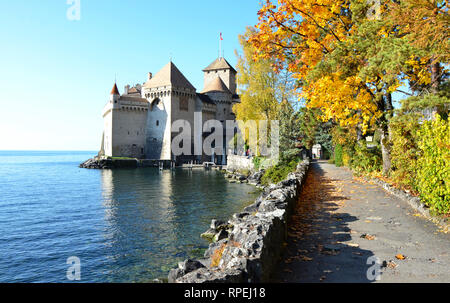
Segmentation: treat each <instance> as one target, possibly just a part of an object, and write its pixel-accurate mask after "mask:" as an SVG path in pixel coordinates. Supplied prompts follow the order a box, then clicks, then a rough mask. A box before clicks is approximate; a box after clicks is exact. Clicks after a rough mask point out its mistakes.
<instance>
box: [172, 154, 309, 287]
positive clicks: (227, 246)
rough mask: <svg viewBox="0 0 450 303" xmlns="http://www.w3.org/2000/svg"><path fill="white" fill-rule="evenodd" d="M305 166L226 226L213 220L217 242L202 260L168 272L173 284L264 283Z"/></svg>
mask: <svg viewBox="0 0 450 303" xmlns="http://www.w3.org/2000/svg"><path fill="white" fill-rule="evenodd" d="M308 168H309V161H308V160H305V161H303V162H301V163H299V164H298V166H297V169H296V171H295V172H293V173H290V174H289V175H288V176H287V178H286V179H285V180H284V181H282V182H280V183H278V184H276V185H273V184H272V185H270V186H268V187H266V188H265V189H264V192H263V193H262V194H261V196H259V197H258V198H257V199H256V201H255V202H254V203H253V204H252V205H250V206H247V207H246V208H245V209H244V211H243V212H241V213H237V214H234V215H233V218H232V219H230V220H229V221H228V222H226V223H225V222H220V223H219V222H217V221H215V220H213V222H212V224H211V229H210V230H209V231H208V232H210V233H212V234H213V233H214V231H217V232H218V233H220V235H219V236H217V237H215V240H216V241H217V242H214V243H211V244H210V246H209V248H208V250H207V251H206V252H205V259H204V260H198V261H197V260H186V261H184V262H181V263H179V266H178V268H176V269H172V270H171V271H170V273H169V277H168V280H169V282H171V283H173V282H176V283H205V282H206V283H214V282H216V283H217V282H226V283H242V282H267V281H268V280H269V277H270V274H271V273H272V271H273V269H274V267H275V266H276V264H277V262H278V260H279V257H280V254H281V252H282V250H283V247H284V246H283V244H284V242H285V241H286V238H287V222H288V219H289V217H290V215H291V214H292V211H293V208H294V206H295V203H296V201H297V199H298V197H299V194H300V191H301V187H302V184H303V182H304V180H305V177H306V173H307V171H308Z"/></svg>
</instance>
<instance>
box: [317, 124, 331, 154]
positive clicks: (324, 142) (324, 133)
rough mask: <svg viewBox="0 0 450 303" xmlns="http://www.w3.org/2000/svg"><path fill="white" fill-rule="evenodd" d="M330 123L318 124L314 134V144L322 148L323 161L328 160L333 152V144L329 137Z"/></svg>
mask: <svg viewBox="0 0 450 303" xmlns="http://www.w3.org/2000/svg"><path fill="white" fill-rule="evenodd" d="M332 126H333V124H332V122H331V121H328V122H326V123H320V124H319V126H318V128H317V132H316V134H315V143H316V144H320V145H321V146H322V150H323V155H324V158H325V159H329V158H330V157H331V156H332V152H333V142H332V136H331V129H332Z"/></svg>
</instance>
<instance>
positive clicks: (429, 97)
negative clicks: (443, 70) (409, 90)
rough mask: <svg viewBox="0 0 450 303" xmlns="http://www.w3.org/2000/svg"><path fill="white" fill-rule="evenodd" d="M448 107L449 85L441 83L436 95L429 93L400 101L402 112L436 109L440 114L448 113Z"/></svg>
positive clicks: (449, 99) (449, 100)
mask: <svg viewBox="0 0 450 303" xmlns="http://www.w3.org/2000/svg"><path fill="white" fill-rule="evenodd" d="M449 105H450V83H449V82H445V83H443V84H442V85H441V86H440V88H439V91H438V92H437V93H429V94H425V95H422V96H411V97H409V98H407V99H404V100H402V108H401V111H402V112H410V111H415V110H423V109H427V108H437V109H438V110H439V111H440V112H442V113H445V112H447V111H448V108H449Z"/></svg>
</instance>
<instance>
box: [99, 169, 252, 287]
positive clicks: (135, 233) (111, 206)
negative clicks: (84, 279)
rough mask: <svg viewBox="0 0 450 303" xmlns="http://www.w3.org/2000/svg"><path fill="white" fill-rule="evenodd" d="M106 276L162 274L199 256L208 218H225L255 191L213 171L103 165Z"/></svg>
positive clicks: (144, 277)
mask: <svg viewBox="0 0 450 303" xmlns="http://www.w3.org/2000/svg"><path fill="white" fill-rule="evenodd" d="M101 180H102V189H103V203H102V204H103V207H104V219H105V230H104V231H103V236H104V240H105V244H106V246H107V249H106V251H107V252H108V253H107V256H106V258H107V262H106V264H107V266H106V268H105V269H104V274H105V275H106V276H107V280H108V281H114V282H122V281H126V282H132V281H136V282H142V281H148V280H150V279H152V278H156V277H165V276H166V275H167V273H168V271H169V270H170V268H172V267H174V266H176V264H177V262H178V261H180V260H183V259H185V258H187V257H192V258H195V257H197V258H198V257H200V256H201V255H202V252H203V250H204V249H205V248H206V247H207V245H208V243H207V242H206V241H204V240H203V239H201V238H200V236H199V235H200V234H201V233H202V232H204V231H205V230H206V229H207V228H208V226H209V223H210V221H211V219H213V218H219V219H227V218H229V217H230V216H231V214H232V213H234V212H237V211H240V210H241V209H242V208H243V206H244V205H246V204H248V203H250V202H251V201H252V200H253V199H254V198H255V196H256V194H255V193H253V194H249V192H253V191H254V188H253V187H251V186H249V185H244V184H229V183H228V182H227V181H226V180H225V179H224V178H223V176H222V175H221V174H220V173H219V172H217V171H213V170H207V171H204V170H183V169H177V170H173V171H172V170H163V171H159V170H158V169H154V168H148V169H134V170H125V169H124V170H104V171H102V175H101Z"/></svg>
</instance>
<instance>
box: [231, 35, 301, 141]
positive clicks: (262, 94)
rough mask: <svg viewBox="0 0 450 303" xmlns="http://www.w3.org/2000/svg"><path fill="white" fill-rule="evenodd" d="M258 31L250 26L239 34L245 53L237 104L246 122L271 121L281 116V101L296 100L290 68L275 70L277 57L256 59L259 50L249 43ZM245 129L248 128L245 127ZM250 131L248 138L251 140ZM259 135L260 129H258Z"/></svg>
mask: <svg viewBox="0 0 450 303" xmlns="http://www.w3.org/2000/svg"><path fill="white" fill-rule="evenodd" d="M254 33H255V29H253V28H251V27H248V28H247V30H246V32H245V34H243V35H240V36H239V41H240V44H241V47H242V53H241V54H237V53H236V55H237V56H238V64H237V71H238V73H237V79H236V81H237V84H238V88H239V95H240V100H241V102H240V103H237V104H236V105H234V106H233V112H234V113H235V114H236V119H237V120H242V121H244V122H246V121H248V120H253V121H261V120H267V121H268V131H269V132H270V121H272V120H278V119H279V112H280V103H281V102H282V101H289V102H290V101H292V100H293V97H294V79H293V78H292V76H291V73H290V72H289V71H288V70H287V69H280V70H278V71H274V70H273V69H272V65H273V62H274V61H273V60H271V59H270V58H267V59H263V60H258V61H255V60H253V54H254V53H255V49H254V47H253V45H251V44H250V43H248V39H249V38H250V37H251V36H252V35H253V34H254ZM241 131H245V130H241ZM248 133H249V132H248V131H247V133H246V135H245V140H246V141H248V140H249V139H251V138H249V137H248ZM257 133H258V134H259V132H257Z"/></svg>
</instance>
